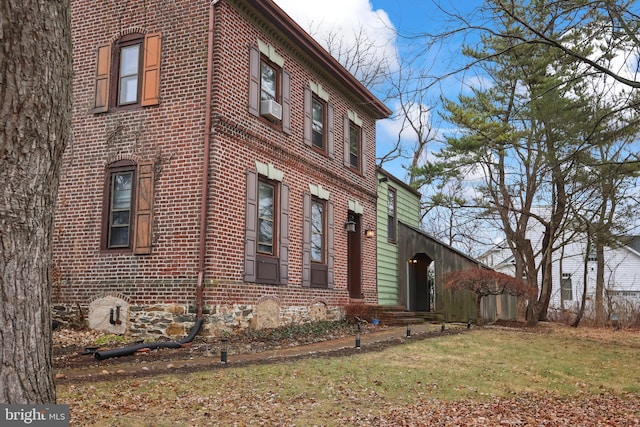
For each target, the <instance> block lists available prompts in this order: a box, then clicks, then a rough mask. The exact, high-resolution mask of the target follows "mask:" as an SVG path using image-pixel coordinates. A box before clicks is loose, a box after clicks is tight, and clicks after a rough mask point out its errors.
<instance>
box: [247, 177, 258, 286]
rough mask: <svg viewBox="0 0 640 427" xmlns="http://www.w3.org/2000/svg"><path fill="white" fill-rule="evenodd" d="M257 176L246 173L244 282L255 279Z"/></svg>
mask: <svg viewBox="0 0 640 427" xmlns="http://www.w3.org/2000/svg"><path fill="white" fill-rule="evenodd" d="M257 228H258V174H257V173H256V172H255V171H252V170H248V171H247V199H246V208H245V224H244V236H245V237H244V281H245V282H255V281H256V279H257V259H256V241H257V240H258V230H257Z"/></svg>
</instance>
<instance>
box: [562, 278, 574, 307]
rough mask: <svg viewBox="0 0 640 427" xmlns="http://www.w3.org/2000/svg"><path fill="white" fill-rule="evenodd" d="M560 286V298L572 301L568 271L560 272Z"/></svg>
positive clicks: (571, 287) (571, 288)
mask: <svg viewBox="0 0 640 427" xmlns="http://www.w3.org/2000/svg"><path fill="white" fill-rule="evenodd" d="M560 288H561V295H562V300H563V301H572V300H573V284H572V283H571V274H570V273H562V280H561V282H560Z"/></svg>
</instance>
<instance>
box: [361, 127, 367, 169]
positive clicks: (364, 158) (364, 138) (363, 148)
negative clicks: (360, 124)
mask: <svg viewBox="0 0 640 427" xmlns="http://www.w3.org/2000/svg"><path fill="white" fill-rule="evenodd" d="M360 171H361V172H362V175H364V176H367V132H366V131H365V130H364V129H361V130H360Z"/></svg>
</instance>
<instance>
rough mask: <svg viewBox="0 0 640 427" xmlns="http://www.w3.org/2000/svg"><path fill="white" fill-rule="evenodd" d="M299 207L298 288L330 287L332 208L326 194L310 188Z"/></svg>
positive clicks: (332, 261) (333, 260)
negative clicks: (300, 261)
mask: <svg viewBox="0 0 640 427" xmlns="http://www.w3.org/2000/svg"><path fill="white" fill-rule="evenodd" d="M309 188H310V190H311V192H310V193H305V194H304V196H303V205H302V217H303V218H302V223H303V225H302V285H303V286H306V287H318V288H333V286H334V263H335V255H334V252H335V250H334V231H335V224H334V207H333V203H332V202H331V201H330V200H329V192H328V191H326V190H325V189H323V188H322V186H320V185H310V186H309Z"/></svg>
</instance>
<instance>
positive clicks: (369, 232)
mask: <svg viewBox="0 0 640 427" xmlns="http://www.w3.org/2000/svg"><path fill="white" fill-rule="evenodd" d="M364 235H365V237H367V238H371V237H375V235H376V230H373V229H371V228H367V229H366V230H364Z"/></svg>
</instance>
